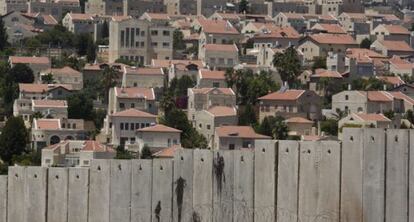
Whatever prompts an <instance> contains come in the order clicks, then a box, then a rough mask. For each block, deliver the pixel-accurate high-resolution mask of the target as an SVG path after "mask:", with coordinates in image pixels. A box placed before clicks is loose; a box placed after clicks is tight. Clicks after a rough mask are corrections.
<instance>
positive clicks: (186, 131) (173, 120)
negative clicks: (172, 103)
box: [161, 108, 208, 148]
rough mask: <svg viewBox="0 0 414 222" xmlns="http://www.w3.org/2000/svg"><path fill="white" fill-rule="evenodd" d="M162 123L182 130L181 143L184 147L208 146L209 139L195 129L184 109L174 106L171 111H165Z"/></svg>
mask: <svg viewBox="0 0 414 222" xmlns="http://www.w3.org/2000/svg"><path fill="white" fill-rule="evenodd" d="M161 123H162V124H164V125H166V126H169V127H172V128H176V129H179V130H181V131H182V133H181V144H182V145H183V147H186V148H207V146H208V144H207V139H206V138H205V137H204V136H203V135H201V134H200V133H198V132H197V131H196V130H195V129H194V127H193V126H192V125H191V123H190V122H189V121H188V119H187V115H186V114H185V113H184V112H183V111H182V110H180V109H176V108H173V109H172V110H170V111H169V112H165V114H164V117H163V118H162V119H161Z"/></svg>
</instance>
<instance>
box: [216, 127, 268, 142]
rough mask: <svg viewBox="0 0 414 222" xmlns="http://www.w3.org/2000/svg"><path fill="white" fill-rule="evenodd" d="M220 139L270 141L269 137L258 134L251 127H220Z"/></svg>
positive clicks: (218, 133) (217, 130)
mask: <svg viewBox="0 0 414 222" xmlns="http://www.w3.org/2000/svg"><path fill="white" fill-rule="evenodd" d="M216 133H217V135H218V136H219V137H232V138H249V139H270V138H271V137H269V136H264V135H261V134H257V133H256V132H255V131H254V130H253V128H252V127H250V126H220V127H217V128H216Z"/></svg>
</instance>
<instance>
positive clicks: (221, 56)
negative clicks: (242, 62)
mask: <svg viewBox="0 0 414 222" xmlns="http://www.w3.org/2000/svg"><path fill="white" fill-rule="evenodd" d="M198 55H199V58H200V59H201V61H203V63H204V64H206V65H207V66H208V67H211V68H217V69H227V68H233V67H234V66H235V65H236V64H238V63H239V49H238V48H237V46H236V45H224V44H205V45H204V47H201V48H200V51H199V53H198Z"/></svg>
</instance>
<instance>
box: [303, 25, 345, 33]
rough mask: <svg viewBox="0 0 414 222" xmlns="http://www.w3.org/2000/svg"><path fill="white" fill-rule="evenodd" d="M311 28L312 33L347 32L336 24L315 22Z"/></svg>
mask: <svg viewBox="0 0 414 222" xmlns="http://www.w3.org/2000/svg"><path fill="white" fill-rule="evenodd" d="M311 30H312V32H314V33H329V34H347V32H346V31H345V29H344V28H343V27H342V26H340V25H338V24H325V23H317V24H315V25H314V26H313V27H312V28H311Z"/></svg>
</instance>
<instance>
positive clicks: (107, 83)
mask: <svg viewBox="0 0 414 222" xmlns="http://www.w3.org/2000/svg"><path fill="white" fill-rule="evenodd" d="M102 75H103V78H102V80H101V84H102V88H103V89H104V91H105V103H108V100H109V90H110V89H111V88H112V87H114V86H116V84H117V80H118V73H117V71H116V70H115V69H114V68H112V67H106V68H105V69H104V71H103V73H102Z"/></svg>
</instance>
